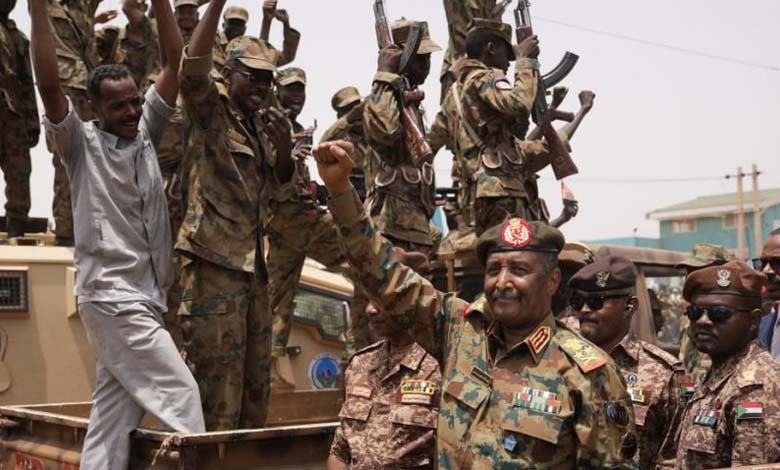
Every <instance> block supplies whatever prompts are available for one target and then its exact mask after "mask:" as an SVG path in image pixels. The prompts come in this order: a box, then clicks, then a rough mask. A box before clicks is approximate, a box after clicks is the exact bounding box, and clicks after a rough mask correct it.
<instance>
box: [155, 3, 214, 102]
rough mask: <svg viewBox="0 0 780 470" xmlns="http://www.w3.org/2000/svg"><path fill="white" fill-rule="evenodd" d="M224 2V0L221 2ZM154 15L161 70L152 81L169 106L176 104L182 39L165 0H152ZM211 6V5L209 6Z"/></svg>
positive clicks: (169, 6)
mask: <svg viewBox="0 0 780 470" xmlns="http://www.w3.org/2000/svg"><path fill="white" fill-rule="evenodd" d="M223 3H224V2H223ZM152 8H153V9H154V16H155V17H156V18H157V30H158V31H159V33H158V35H159V39H158V41H159V44H160V51H161V53H160V58H161V61H162V70H160V73H159V74H158V75H157V79H156V80H155V81H154V87H155V89H156V90H157V93H159V95H160V97H161V98H162V99H163V100H164V101H165V102H166V103H167V104H168V105H169V106H171V107H173V106H176V96H177V95H178V94H179V64H180V63H181V51H182V48H183V47H184V41H183V40H182V38H181V32H180V31H179V28H178V27H177V26H176V20H174V18H173V9H172V8H171V4H170V2H168V1H167V0H152ZM209 8H211V7H209ZM212 40H213V38H212Z"/></svg>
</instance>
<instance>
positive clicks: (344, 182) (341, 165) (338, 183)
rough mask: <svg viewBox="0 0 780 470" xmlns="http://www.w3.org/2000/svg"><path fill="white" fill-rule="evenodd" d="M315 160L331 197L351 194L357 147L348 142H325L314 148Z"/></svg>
mask: <svg viewBox="0 0 780 470" xmlns="http://www.w3.org/2000/svg"><path fill="white" fill-rule="evenodd" d="M313 153H314V159H315V160H316V161H317V171H318V172H319V174H320V178H322V182H323V183H325V187H326V188H327V189H328V193H330V195H331V196H338V195H340V194H344V193H346V192H349V191H350V190H351V188H352V185H351V184H350V182H349V174H350V173H351V172H352V167H353V166H354V165H355V163H354V161H353V160H352V158H353V157H354V155H355V147H353V146H352V144H351V143H349V142H347V141H346V140H336V141H333V142H323V143H321V144H319V145H317V146H315V147H314V150H313Z"/></svg>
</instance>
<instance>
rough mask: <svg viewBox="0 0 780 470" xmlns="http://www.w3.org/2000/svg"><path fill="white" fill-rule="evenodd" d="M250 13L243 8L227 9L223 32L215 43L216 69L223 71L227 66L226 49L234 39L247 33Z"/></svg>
mask: <svg viewBox="0 0 780 470" xmlns="http://www.w3.org/2000/svg"><path fill="white" fill-rule="evenodd" d="M247 21H249V12H248V11H246V9H245V8H242V7H236V6H233V7H227V8H226V9H225V13H224V14H223V15H222V31H220V33H219V36H217V41H216V42H215V43H214V69H215V70H216V71H218V72H219V71H221V70H222V67H223V66H224V65H225V48H226V47H227V45H228V43H229V42H230V41H232V40H233V39H235V38H237V37H239V36H243V35H244V34H245V33H246V22H247Z"/></svg>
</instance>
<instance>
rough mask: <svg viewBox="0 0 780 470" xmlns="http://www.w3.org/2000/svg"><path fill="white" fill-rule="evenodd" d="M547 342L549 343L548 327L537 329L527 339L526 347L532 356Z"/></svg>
mask: <svg viewBox="0 0 780 470" xmlns="http://www.w3.org/2000/svg"><path fill="white" fill-rule="evenodd" d="M548 342H550V327H548V326H543V327H541V328H539V329H537V330H536V331H534V333H533V334H532V335H531V336H529V337H528V345H529V346H530V347H531V351H533V353H534V354H539V352H540V351H542V350H543V349H544V347H545V346H547V343H548Z"/></svg>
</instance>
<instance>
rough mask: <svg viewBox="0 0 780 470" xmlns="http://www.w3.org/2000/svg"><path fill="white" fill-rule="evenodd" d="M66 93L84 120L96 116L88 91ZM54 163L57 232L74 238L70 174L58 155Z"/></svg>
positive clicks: (68, 90)
mask: <svg viewBox="0 0 780 470" xmlns="http://www.w3.org/2000/svg"><path fill="white" fill-rule="evenodd" d="M65 93H66V94H67V95H68V97H69V98H70V100H71V102H72V103H73V107H74V109H75V110H76V114H77V115H78V117H79V118H80V119H81V120H82V121H89V120H92V119H95V118H96V116H95V114H94V113H93V112H92V110H90V109H89V105H88V98H87V92H86V91H84V90H75V89H72V88H66V89H65ZM52 164H53V165H54V200H53V201H52V207H51V210H52V214H53V215H54V224H55V233H56V234H57V236H58V237H62V238H73V208H72V207H71V201H70V182H69V181H68V174H67V173H66V172H65V166H64V165H63V164H62V162H61V161H60V160H59V159H58V158H57V157H53V158H52Z"/></svg>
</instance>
